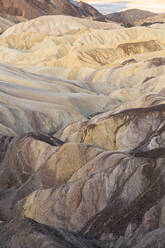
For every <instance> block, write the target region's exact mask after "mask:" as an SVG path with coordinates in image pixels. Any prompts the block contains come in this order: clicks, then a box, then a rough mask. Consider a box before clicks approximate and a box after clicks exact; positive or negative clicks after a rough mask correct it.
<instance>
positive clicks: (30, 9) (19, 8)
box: [0, 0, 101, 19]
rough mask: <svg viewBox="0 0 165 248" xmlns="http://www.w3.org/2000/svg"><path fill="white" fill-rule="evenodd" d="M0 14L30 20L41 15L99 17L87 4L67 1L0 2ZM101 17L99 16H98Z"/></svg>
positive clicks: (10, 0) (11, 0)
mask: <svg viewBox="0 0 165 248" xmlns="http://www.w3.org/2000/svg"><path fill="white" fill-rule="evenodd" d="M0 12H1V13H7V14H10V15H15V16H23V17H25V18H27V19H32V18H35V17H38V16H42V15H56V14H57V15H59V14H64V15H71V16H77V17H83V16H95V15H99V12H98V11H96V10H95V9H94V8H93V7H92V6H89V5H88V4H85V3H84V4H81V3H80V5H79V4H75V3H74V2H72V1H69V0H48V1H46V0H30V1H29V0H19V1H18V0H1V1H0ZM100 15H101V14H100Z"/></svg>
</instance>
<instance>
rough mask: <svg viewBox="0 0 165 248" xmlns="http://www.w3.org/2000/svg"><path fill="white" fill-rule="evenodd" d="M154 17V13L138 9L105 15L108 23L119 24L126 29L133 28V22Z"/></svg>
mask: <svg viewBox="0 0 165 248" xmlns="http://www.w3.org/2000/svg"><path fill="white" fill-rule="evenodd" d="M152 16H156V14H155V13H153V12H150V11H144V10H140V9H129V10H125V11H121V12H116V13H112V14H108V15H106V18H107V19H108V20H110V21H113V22H117V23H121V24H123V25H124V26H126V27H130V26H134V24H135V22H138V21H140V20H143V19H145V18H147V17H152Z"/></svg>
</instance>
